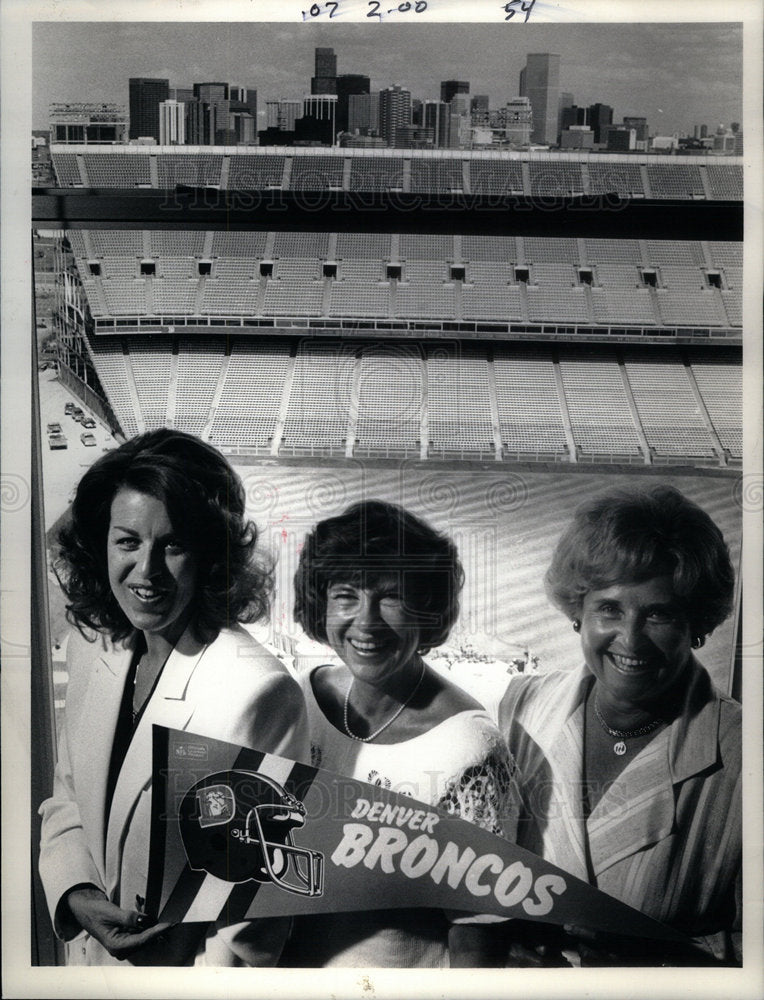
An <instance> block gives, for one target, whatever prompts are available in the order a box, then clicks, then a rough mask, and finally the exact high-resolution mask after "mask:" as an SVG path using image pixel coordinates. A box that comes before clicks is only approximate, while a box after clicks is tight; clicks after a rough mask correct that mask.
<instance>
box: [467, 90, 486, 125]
mask: <svg viewBox="0 0 764 1000" xmlns="http://www.w3.org/2000/svg"><path fill="white" fill-rule="evenodd" d="M470 116H471V118H472V124H473V125H486V124H488V94H475V96H474V97H473V98H472V100H471V101H470Z"/></svg>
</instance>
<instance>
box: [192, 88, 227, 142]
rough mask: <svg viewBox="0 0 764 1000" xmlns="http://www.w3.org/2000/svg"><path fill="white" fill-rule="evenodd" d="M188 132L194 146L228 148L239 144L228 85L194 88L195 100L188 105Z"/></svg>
mask: <svg viewBox="0 0 764 1000" xmlns="http://www.w3.org/2000/svg"><path fill="white" fill-rule="evenodd" d="M186 129H187V134H188V142H189V144H190V145H192V146H229V145H234V144H235V143H236V132H235V129H234V128H233V123H232V121H231V101H230V99H229V87H228V84H227V83H223V82H221V81H215V82H206V83H195V84H194V100H193V101H192V102H191V103H190V104H189V105H188V115H187V119H186Z"/></svg>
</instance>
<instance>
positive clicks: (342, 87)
mask: <svg viewBox="0 0 764 1000" xmlns="http://www.w3.org/2000/svg"><path fill="white" fill-rule="evenodd" d="M370 89H371V81H370V80H369V78H368V76H362V75H361V74H360V73H343V74H342V75H341V76H338V77H337V121H336V126H337V131H338V132H347V129H348V112H349V108H350V98H351V96H353V95H358V94H368V93H369V91H370Z"/></svg>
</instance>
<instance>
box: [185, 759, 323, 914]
mask: <svg viewBox="0 0 764 1000" xmlns="http://www.w3.org/2000/svg"><path fill="white" fill-rule="evenodd" d="M178 822H179V823H180V835H181V838H182V840H183V847H184V849H185V851H186V857H187V858H188V863H189V865H190V866H191V868H193V869H195V870H197V871H206V872H209V874H210V875H215V876H216V877H217V878H220V879H223V880H224V881H226V882H247V881H255V882H273V883H274V885H277V886H278V887H279V888H280V889H285V890H286V891H287V892H295V893H298V894H299V895H301V896H320V895H322V893H323V891H324V856H323V854H322V853H321V852H320V851H313V850H310V849H309V848H304V847H298V846H297V845H296V844H295V843H294V841H293V840H292V831H293V830H294V829H299V828H300V827H302V826H304V825H305V806H304V805H303V804H302V802H300V800H299V799H296V798H295V797H294V795H291V794H290V793H289V792H287V791H286V790H285V789H284V788H282V786H281V785H279V784H278V782H276V781H274V780H273V779H272V778H269V777H267V776H266V775H264V774H260V773H259V772H256V771H238V770H237V771H218V772H217V773H216V774H210V775H208V776H207V777H206V778H203V779H202V780H201V781H197V783H196V784H195V785H194V786H193V787H191V788H190V789H189V790H188V791H187V792H186V794H185V795H184V796H183V801H182V802H181V805H180V811H179V814H178Z"/></svg>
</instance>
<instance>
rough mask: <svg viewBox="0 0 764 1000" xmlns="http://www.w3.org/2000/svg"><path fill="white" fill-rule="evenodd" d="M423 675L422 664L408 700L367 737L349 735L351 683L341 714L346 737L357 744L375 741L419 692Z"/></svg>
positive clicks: (351, 683) (423, 666)
mask: <svg viewBox="0 0 764 1000" xmlns="http://www.w3.org/2000/svg"><path fill="white" fill-rule="evenodd" d="M424 674H425V665H424V663H423V664H422V673H421V674H420V675H419V680H418V681H417V682H416V684H415V685H414V687H413V688H412V690H411V694H410V695H409V696H408V698H407V699H406V700H405V701H404V702H403V704H402V705H400V707H399V708H397V709H396V711H395V714H394V715H392V716H391V717H390V718H389V719H388V720H387V722H384V723H383V724H382V725H381V726H380V727H379V729H376V730H375V731H374V732H373V733H369V735H368V736H356V734H355V733H351V731H350V724H349V722H348V705H349V703H350V692H351V691H352V690H353V682H352V681H351V682H350V687H349V688H348V690H347V694H346V695H345V709H344V711H343V714H342V719H343V722H344V724H345V732H346V733H347V734H348V736H349V737H350V739H351V740H358V742H359V743H370V742H371V741H372V740H375V739H376V738H377V737H378V736H379V734H380V733H382V732H384V731H385V729H387V727H388V726H392V724H393V723H394V722H395V720H396V719H397V718H398V716H399V715H400V714H401V712H402V711H403V709H404V708H405V707H406V706H407V705H408V704H409V702H410V701H411V699H412V698H413V697H414V695H415V694H416V693H417V691H418V690H419V688H420V686H421V684H422V681H423V680H424Z"/></svg>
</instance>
